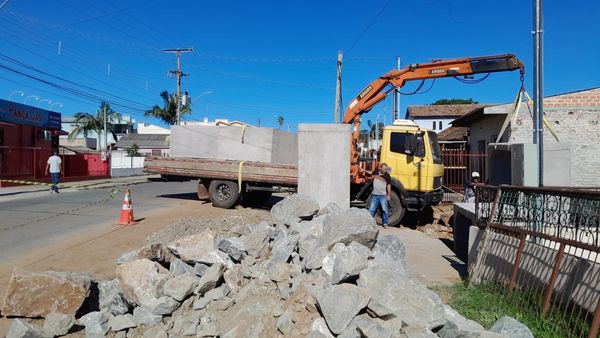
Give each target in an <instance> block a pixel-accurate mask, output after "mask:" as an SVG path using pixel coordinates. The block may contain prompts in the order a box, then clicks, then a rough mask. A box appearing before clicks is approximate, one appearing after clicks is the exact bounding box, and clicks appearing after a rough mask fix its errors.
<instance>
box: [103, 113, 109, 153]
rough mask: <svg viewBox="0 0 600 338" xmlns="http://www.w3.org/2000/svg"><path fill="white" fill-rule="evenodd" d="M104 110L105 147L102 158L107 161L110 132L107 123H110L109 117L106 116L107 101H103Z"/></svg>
mask: <svg viewBox="0 0 600 338" xmlns="http://www.w3.org/2000/svg"><path fill="white" fill-rule="evenodd" d="M102 112H103V114H102V115H104V116H103V120H104V121H103V122H104V147H103V148H102V160H104V161H105V160H106V158H107V156H106V151H107V148H108V133H107V132H106V125H107V124H108V123H107V120H108V118H107V116H106V115H107V114H106V102H103V103H102Z"/></svg>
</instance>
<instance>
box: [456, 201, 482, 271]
mask: <svg viewBox="0 0 600 338" xmlns="http://www.w3.org/2000/svg"><path fill="white" fill-rule="evenodd" d="M475 223H476V219H475V203H454V222H453V232H454V248H453V249H454V253H455V254H456V257H458V258H459V259H460V260H461V261H463V262H467V260H468V257H469V227H470V226H472V225H474V224H475Z"/></svg>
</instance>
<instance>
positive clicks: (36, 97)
mask: <svg viewBox="0 0 600 338" xmlns="http://www.w3.org/2000/svg"><path fill="white" fill-rule="evenodd" d="M32 97H35V100H36V101H37V100H39V99H40V97H39V96H37V95H29V96H27V97H26V98H25V100H23V104H27V100H29V99H30V98H32Z"/></svg>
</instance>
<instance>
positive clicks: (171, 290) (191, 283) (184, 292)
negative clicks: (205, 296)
mask: <svg viewBox="0 0 600 338" xmlns="http://www.w3.org/2000/svg"><path fill="white" fill-rule="evenodd" d="M199 280H200V278H199V277H198V276H196V275H192V274H189V273H186V274H183V275H179V276H175V277H173V278H170V279H168V280H167V281H166V282H165V284H164V285H163V293H164V294H165V295H167V296H169V297H171V298H173V299H175V300H177V301H180V302H181V301H183V300H184V299H185V298H186V297H187V296H189V295H190V294H191V293H192V291H194V289H195V288H196V286H198V281H199Z"/></svg>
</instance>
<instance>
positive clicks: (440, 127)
mask: <svg viewBox="0 0 600 338" xmlns="http://www.w3.org/2000/svg"><path fill="white" fill-rule="evenodd" d="M438 126H439V127H438V130H444V128H442V121H440V122H438Z"/></svg>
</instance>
